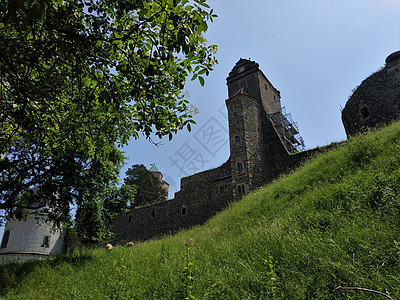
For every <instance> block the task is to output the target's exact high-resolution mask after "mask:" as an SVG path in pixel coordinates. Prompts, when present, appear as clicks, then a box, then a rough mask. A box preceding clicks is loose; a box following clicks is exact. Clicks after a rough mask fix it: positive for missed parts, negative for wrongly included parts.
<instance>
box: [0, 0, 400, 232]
mask: <svg viewBox="0 0 400 300" xmlns="http://www.w3.org/2000/svg"><path fill="white" fill-rule="evenodd" d="M207 3H208V4H209V5H210V6H211V7H212V8H213V9H214V12H215V13H216V14H217V15H218V16H219V17H218V18H216V19H215V20H214V22H213V23H211V24H209V29H208V32H207V34H206V38H207V40H208V42H209V43H211V44H217V45H218V48H219V50H218V54H217V59H218V61H219V64H218V65H217V66H215V68H214V71H213V72H212V73H211V74H210V76H208V77H207V78H206V84H205V86H204V87H201V86H200V84H199V83H198V82H188V84H187V86H186V91H187V93H188V94H189V98H188V100H189V101H190V102H191V104H193V105H194V106H195V107H197V108H198V109H199V113H198V114H197V115H196V116H195V120H196V122H197V125H196V126H193V128H192V131H191V132H190V133H188V132H185V131H183V132H180V133H179V134H177V135H176V136H175V137H174V138H173V139H172V141H171V142H169V141H168V139H165V141H164V140H163V141H162V143H163V145H161V146H159V147H156V146H154V145H152V144H150V143H149V142H148V141H146V140H145V139H144V138H142V139H139V140H136V141H131V142H130V143H129V145H128V146H127V147H125V151H126V155H127V156H128V157H129V159H128V160H127V164H126V166H125V167H124V168H123V169H122V171H121V178H124V176H125V171H126V170H127V168H128V167H130V166H131V165H133V164H144V165H146V166H147V167H148V168H150V164H152V163H155V164H156V165H157V167H158V169H159V170H160V171H161V172H162V173H163V174H164V179H165V180H166V181H167V182H169V184H170V190H171V193H170V198H172V197H173V192H176V191H177V190H179V188H180V178H181V177H183V176H187V175H190V174H193V173H196V172H199V171H203V170H208V169H211V168H215V167H218V166H220V165H221V164H222V163H224V162H225V161H226V160H227V159H228V157H229V144H228V131H227V130H228V129H227V128H228V123H227V118H226V108H225V99H226V98H227V94H228V93H227V87H226V77H227V76H228V73H229V72H230V70H231V69H232V68H233V67H234V65H235V64H236V62H237V61H238V60H239V59H240V58H246V59H249V58H250V59H251V60H254V61H256V62H257V63H258V64H259V65H260V69H261V70H262V71H263V73H264V74H265V76H266V77H267V78H268V79H269V80H270V82H271V83H272V84H273V85H274V86H275V88H277V89H278V90H280V92H281V102H282V105H283V106H285V107H286V111H287V112H289V113H291V115H292V117H293V119H294V120H295V121H296V122H297V123H298V126H299V128H300V134H301V135H302V137H303V138H304V141H305V144H306V148H307V149H311V148H314V147H316V146H324V145H327V144H329V143H331V142H336V141H341V140H344V139H346V135H345V132H344V128H343V125H342V122H341V115H340V110H341V108H343V107H344V105H345V104H346V101H347V99H348V97H349V96H350V95H351V92H352V90H353V88H355V87H356V86H358V85H359V84H360V83H361V82H362V81H363V80H364V79H365V78H366V77H368V76H369V75H371V74H372V73H373V72H375V71H377V70H378V69H380V68H381V67H382V66H384V64H385V58H386V57H387V56H388V55H389V54H390V53H392V52H394V51H397V50H400V0H391V1H390V0H387V1H385V0H343V1H342V0H310V1H303V0H292V1H290V0H280V1H278V0H258V1H257V0H208V1H207ZM155 140H156V139H155ZM1 235H2V228H0V236H1Z"/></svg>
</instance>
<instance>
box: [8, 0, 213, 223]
mask: <svg viewBox="0 0 400 300" xmlns="http://www.w3.org/2000/svg"><path fill="white" fill-rule="evenodd" d="M214 17H215V15H214V14H213V11H212V10H210V9H209V7H208V5H207V4H206V3H205V0H193V1H191V2H190V3H189V2H188V1H187V0H154V1H139V0H119V1H111V0H96V1H94V0H87V1H83V0H72V1H62V0H36V1H28V0H25V1H24V0H1V2H0V103H1V111H0V215H2V216H3V217H4V216H5V215H6V214H8V215H10V216H12V215H13V213H14V211H15V209H16V208H20V209H21V208H22V209H23V208H31V207H32V204H33V203H38V202H40V203H41V206H44V205H46V206H49V207H50V208H51V211H52V214H51V216H50V219H52V220H53V221H56V223H57V222H58V224H60V223H61V222H66V221H67V220H68V216H69V209H70V206H71V204H74V205H77V206H78V207H82V208H83V207H91V205H90V203H91V202H92V201H93V200H92V199H95V198H96V195H97V194H98V193H99V192H101V191H102V190H103V189H104V188H106V187H107V186H108V185H111V186H112V185H113V184H114V182H115V181H116V179H117V176H118V172H119V169H120V167H121V166H122V164H123V162H124V156H123V154H122V152H121V150H120V147H121V146H123V145H125V144H126V143H127V142H128V140H129V139H130V138H132V137H133V138H138V137H139V135H141V134H143V135H144V136H145V137H147V138H149V137H150V135H151V134H152V133H154V134H155V135H157V136H158V137H162V136H168V137H169V138H170V139H171V138H172V136H173V134H174V133H176V132H177V131H178V130H181V129H183V128H187V129H188V130H190V128H191V124H193V123H194V121H193V120H192V110H191V106H190V105H189V103H188V101H187V100H185V99H184V97H183V93H182V90H183V88H184V84H185V81H186V79H187V78H192V79H198V80H199V82H200V83H201V84H202V85H203V84H204V78H203V77H202V76H203V75H208V73H209V71H210V70H212V66H213V64H214V63H215V62H216V61H215V59H214V53H215V49H216V47H215V46H212V45H211V46H208V45H207V44H206V41H205V39H204V37H203V33H204V32H205V31H206V30H207V22H208V21H212V19H213V18H214ZM33 188H35V190H37V191H38V192H37V193H35V195H36V196H35V197H25V196H24V195H25V194H26V191H28V190H30V189H33ZM92 204H93V203H92ZM92 206H93V205H92Z"/></svg>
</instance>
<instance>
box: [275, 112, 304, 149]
mask: <svg viewBox="0 0 400 300" xmlns="http://www.w3.org/2000/svg"><path fill="white" fill-rule="evenodd" d="M269 118H270V120H271V122H272V124H273V126H274V128H275V130H276V132H277V133H278V135H279V138H280V139H281V141H282V143H283V145H284V146H285V148H286V150H287V152H289V153H296V152H299V151H303V150H304V148H305V145H304V140H303V138H302V137H301V136H300V134H299V127H298V125H297V122H294V121H293V118H292V116H291V114H290V113H287V112H286V109H285V107H282V108H281V111H280V112H277V113H274V114H270V115H269Z"/></svg>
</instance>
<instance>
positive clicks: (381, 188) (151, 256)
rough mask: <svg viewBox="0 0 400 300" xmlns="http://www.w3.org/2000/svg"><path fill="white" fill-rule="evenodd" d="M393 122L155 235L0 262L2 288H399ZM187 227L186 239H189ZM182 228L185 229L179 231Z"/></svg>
mask: <svg viewBox="0 0 400 300" xmlns="http://www.w3.org/2000/svg"><path fill="white" fill-rule="evenodd" d="M399 166H400V123H394V124H393V125H390V126H388V127H385V128H383V129H382V130H379V131H376V132H370V133H368V134H365V135H361V136H358V137H356V138H353V139H350V140H349V141H348V142H347V143H346V144H345V145H343V146H340V147H337V148H336V149H334V150H332V151H330V152H328V153H325V154H323V155H320V156H319V157H316V158H315V159H314V160H312V161H311V162H309V163H307V164H305V165H304V166H302V167H301V168H299V169H298V170H297V171H295V172H293V173H291V174H289V175H287V176H284V177H282V178H280V179H279V180H276V181H275V182H274V183H272V184H270V185H268V186H266V187H264V188H262V189H260V190H258V191H257V192H255V193H253V194H251V195H248V196H247V197H245V198H244V199H243V200H242V201H240V202H238V203H235V204H233V205H232V206H231V207H230V208H229V209H227V210H226V211H224V212H223V213H220V214H219V215H217V216H216V217H215V218H213V219H212V220H210V221H209V222H208V223H207V224H206V225H204V226H201V227H197V228H194V229H192V230H188V231H183V232H181V233H179V234H177V235H175V236H171V237H166V238H164V239H162V240H156V241H150V242H146V243H142V244H137V245H135V246H134V247H132V248H127V247H116V249H115V250H113V251H111V252H106V251H105V250H104V249H97V250H94V251H84V252H76V253H71V254H67V255H64V256H61V257H57V258H53V259H50V260H47V261H43V262H33V263H28V264H24V265H9V266H5V267H0V298H5V299H7V300H9V299H185V298H187V299H194V298H196V299H384V298H385V297H384V296H382V295H378V294H376V293H372V292H366V291H360V290H343V289H337V290H335V291H334V289H335V288H336V287H338V286H341V287H359V288H367V289H372V290H375V291H378V292H381V293H388V294H389V295H390V297H392V298H393V299H399V298H400V168H399ZM189 239H190V240H189ZM188 240H189V241H188Z"/></svg>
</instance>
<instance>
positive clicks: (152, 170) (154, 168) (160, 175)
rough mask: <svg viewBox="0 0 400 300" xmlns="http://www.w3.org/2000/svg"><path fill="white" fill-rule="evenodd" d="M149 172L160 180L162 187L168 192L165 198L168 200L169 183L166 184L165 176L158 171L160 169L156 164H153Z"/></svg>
mask: <svg viewBox="0 0 400 300" xmlns="http://www.w3.org/2000/svg"><path fill="white" fill-rule="evenodd" d="M149 171H150V172H151V173H153V175H154V176H155V177H157V179H158V180H160V182H161V186H162V188H163V189H164V190H165V191H166V194H167V195H166V196H165V200H168V193H169V184H168V182H166V181H165V180H163V174H162V173H161V172H160V171H159V170H158V168H157V167H156V164H153V165H152V166H151V168H150V169H149Z"/></svg>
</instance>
